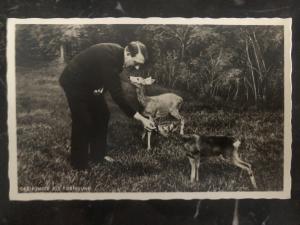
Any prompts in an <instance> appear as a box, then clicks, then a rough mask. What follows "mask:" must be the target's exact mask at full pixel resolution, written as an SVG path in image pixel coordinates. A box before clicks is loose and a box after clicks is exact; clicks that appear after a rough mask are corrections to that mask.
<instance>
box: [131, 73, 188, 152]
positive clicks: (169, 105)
mask: <svg viewBox="0 0 300 225" xmlns="http://www.w3.org/2000/svg"><path fill="white" fill-rule="evenodd" d="M130 82H131V83H132V84H133V85H134V86H135V87H136V93H137V98H138V101H139V103H140V104H141V105H142V106H143V112H142V114H143V115H144V116H145V117H148V118H149V119H150V120H152V121H154V122H155V121H156V120H157V119H159V118H164V117H167V116H168V115H170V116H172V117H173V118H175V119H177V120H178V121H180V135H183V134H184V132H183V130H184V118H183V116H181V115H180V113H179V110H180V107H181V105H182V103H183V99H182V97H180V96H178V95H176V94H174V93H165V94H160V95H156V96H147V95H146V94H145V86H149V85H152V84H153V83H154V82H155V79H152V78H151V77H148V78H145V79H144V78H142V77H133V76H130ZM164 127H165V126H160V125H158V129H157V130H158V132H159V133H160V134H164V133H163V132H161V131H163V130H164ZM146 133H147V150H150V149H151V133H152V132H151V131H146V130H144V132H143V135H142V139H144V138H145V136H146Z"/></svg>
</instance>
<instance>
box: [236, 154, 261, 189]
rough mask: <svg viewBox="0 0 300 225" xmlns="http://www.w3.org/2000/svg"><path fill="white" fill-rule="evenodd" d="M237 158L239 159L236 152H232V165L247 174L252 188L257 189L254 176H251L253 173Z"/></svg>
mask: <svg viewBox="0 0 300 225" xmlns="http://www.w3.org/2000/svg"><path fill="white" fill-rule="evenodd" d="M237 158H238V159H239V157H238V153H237V151H234V152H233V157H232V163H233V164H234V165H235V166H237V167H239V168H241V169H242V170H245V171H247V173H248V175H249V177H250V180H251V183H252V186H253V187H254V188H255V189H257V185H256V181H255V177H254V174H253V171H252V169H251V167H248V166H246V165H245V164H243V163H241V162H240V161H239V160H237Z"/></svg>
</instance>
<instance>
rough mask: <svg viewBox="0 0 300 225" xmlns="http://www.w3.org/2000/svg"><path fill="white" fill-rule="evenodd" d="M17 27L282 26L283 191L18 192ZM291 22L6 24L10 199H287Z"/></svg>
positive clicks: (30, 21)
mask: <svg viewBox="0 0 300 225" xmlns="http://www.w3.org/2000/svg"><path fill="white" fill-rule="evenodd" d="M16 24H194V25H282V26H284V174H283V179H284V183H283V190H282V191H260V192H257V191H253V192H122V193H121V192H120V193H86V192H77V193H74V192H72V193H70V192H69V193H61V192H60V193H19V192H18V182H17V180H18V174H17V126H16V90H15V89H16V80H15V79H16V77H15V25H16ZM291 26H292V19H291V18H219V19H212V18H190V19H187V18H147V19H140V18H99V19H82V18H71V19H63V18H55V19H54V18H53V19H40V18H31V19H16V18H9V19H8V21H7V53H6V55H7V86H8V91H7V100H8V120H7V122H8V134H9V145H8V147H9V165H8V166H9V170H8V176H9V184H10V189H9V198H10V200H20V201H29V200H76V199H77V200H107V199H116V200H121V199H132V200H148V199H185V200H188V199H245V198H251V199H289V198H290V194H291V193H290V192H291V174H290V170H291V159H292V150H291V145H292V126H291V112H292V95H291V94H292V82H291V73H292V59H291V50H292V28H291Z"/></svg>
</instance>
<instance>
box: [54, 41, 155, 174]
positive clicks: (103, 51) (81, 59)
mask: <svg viewBox="0 0 300 225" xmlns="http://www.w3.org/2000/svg"><path fill="white" fill-rule="evenodd" d="M147 57H148V54H147V49H146V46H145V45H144V44H142V43H141V42H138V41H136V42H131V43H130V44H128V45H127V46H126V47H125V49H124V48H122V47H121V46H120V45H117V44H113V43H102V44H97V45H93V46H91V47H89V48H88V49H86V50H84V51H83V52H81V53H79V54H78V55H77V56H75V57H74V59H73V60H72V61H71V62H70V63H69V64H68V66H67V67H66V68H65V69H64V71H63V73H62V75H61V77H60V80H59V81H60V84H61V86H62V88H63V90H64V91H65V94H66V97H67V100H68V103H69V107H70V111H71V117H72V135H71V165H72V167H73V168H74V169H85V168H87V165H88V157H89V156H90V158H91V160H92V161H94V162H100V161H102V160H103V159H104V157H105V153H106V138H107V128H108V121H109V115H110V113H109V110H108V107H107V105H106V102H105V99H104V96H103V92H105V91H106V90H107V91H109V92H110V94H111V96H112V98H113V100H114V101H115V102H116V103H117V104H118V105H119V107H120V108H121V109H122V110H123V112H124V113H125V114H126V115H127V116H129V117H133V118H135V119H136V120H138V121H140V122H142V123H143V125H144V127H145V128H146V129H148V130H152V129H155V124H154V123H153V122H152V121H150V120H148V119H146V118H145V117H143V116H142V115H141V114H140V113H139V112H137V110H136V109H133V108H132V107H131V106H130V105H129V104H128V102H127V100H126V99H125V98H124V94H123V90H122V87H121V81H120V78H119V74H120V73H121V72H122V69H123V67H130V66H133V67H135V68H136V69H139V66H140V65H142V64H144V62H145V61H146V60H147Z"/></svg>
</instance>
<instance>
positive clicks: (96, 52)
mask: <svg viewBox="0 0 300 225" xmlns="http://www.w3.org/2000/svg"><path fill="white" fill-rule="evenodd" d="M123 63H124V49H123V48H122V47H121V46H120V45H117V44H113V43H102V44H97V45H93V46H91V47H89V48H88V49H86V50H84V51H83V52H81V53H79V54H78V55H77V56H75V57H74V59H72V61H71V62H70V63H69V64H68V66H67V67H66V68H65V69H64V71H63V73H62V75H61V77H60V84H61V86H62V87H63V88H64V90H65V92H66V93H67V94H69V95H71V96H74V97H75V96H76V97H77V98H81V99H88V98H89V97H90V96H91V95H92V94H93V92H94V90H95V89H99V88H104V89H105V90H108V91H109V92H110V94H111V96H112V98H113V100H114V101H115V102H116V103H117V104H118V105H119V107H120V108H121V109H122V110H123V111H124V112H125V113H126V114H127V115H128V116H129V117H132V116H133V115H134V114H135V112H136V110H135V109H133V108H132V107H131V106H130V105H129V104H128V102H127V100H126V99H125V98H124V94H123V90H122V87H121V81H120V78H119V74H120V73H121V72H122V69H123Z"/></svg>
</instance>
